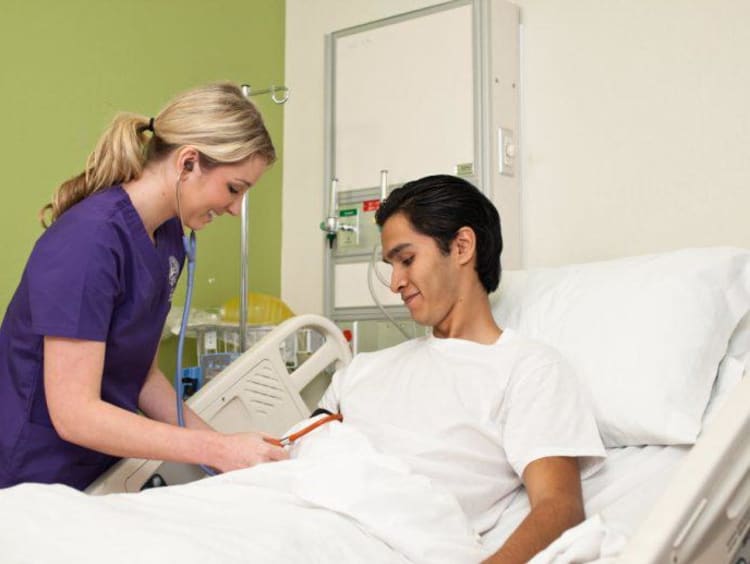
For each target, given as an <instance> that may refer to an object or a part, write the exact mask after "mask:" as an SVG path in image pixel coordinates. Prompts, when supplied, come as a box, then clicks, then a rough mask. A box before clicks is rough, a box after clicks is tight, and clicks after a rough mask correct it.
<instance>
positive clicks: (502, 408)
mask: <svg viewBox="0 0 750 564" xmlns="http://www.w3.org/2000/svg"><path fill="white" fill-rule="evenodd" d="M376 220H377V223H378V225H379V226H380V227H381V241H382V247H383V260H384V261H385V262H387V263H389V264H390V265H392V267H393V273H392V278H391V290H392V291H393V292H397V293H399V294H401V298H402V300H403V302H404V304H405V305H406V307H407V308H408V309H409V313H410V314H411V317H412V318H413V319H414V320H415V321H416V322H417V323H420V324H422V325H425V326H430V327H432V335H431V336H428V337H423V338H418V339H414V340H411V341H407V342H405V343H402V344H400V345H398V346H395V347H392V348H389V349H385V350H382V351H378V352H375V353H364V354H360V355H357V356H356V357H355V358H354V360H353V361H352V362H351V364H350V365H349V366H348V367H347V368H346V369H344V370H342V371H340V372H338V373H336V374H335V376H334V378H333V381H332V383H331V385H330V387H329V388H328V390H327V391H326V393H325V395H324V397H323V399H322V400H321V402H320V407H321V408H322V409H323V410H327V411H330V412H336V411H340V412H341V413H342V414H343V416H344V420H345V421H346V423H347V424H348V425H353V426H355V427H356V428H358V429H359V430H360V431H362V432H363V433H364V434H365V435H366V436H367V437H368V438H369V439H370V440H371V441H372V443H373V444H374V445H375V446H376V447H377V448H379V449H380V450H381V451H383V452H385V453H387V454H391V455H394V456H397V457H399V458H400V459H402V460H404V461H405V462H407V463H408V464H409V466H410V467H411V468H412V469H413V471H414V472H416V473H419V474H423V475H425V476H427V477H429V478H430V479H431V480H432V481H433V482H434V483H436V484H437V485H439V486H442V487H444V488H446V489H448V490H449V491H450V492H452V493H453V494H454V495H455V497H456V498H457V499H458V501H459V503H460V504H461V507H462V508H463V510H464V511H465V513H466V514H467V516H468V517H469V520H470V522H471V524H472V525H473V527H474V529H475V530H476V531H477V532H478V533H484V532H486V531H488V530H489V529H491V528H492V527H493V526H494V525H495V523H496V522H497V520H498V519H499V517H500V515H501V514H502V512H503V511H504V509H505V508H506V507H507V506H508V504H509V503H510V501H511V500H512V498H513V497H514V495H515V494H516V493H517V492H518V491H519V490H520V488H521V486H525V488H526V489H525V494H524V495H528V497H529V501H530V506H531V511H530V513H529V515H528V516H527V517H526V519H525V520H524V521H523V522H522V523H521V524H520V525H519V526H518V528H517V529H516V530H515V531H514V532H513V534H512V535H511V536H510V537H509V538H508V539H507V541H506V542H505V544H504V545H503V546H502V547H501V549H500V550H499V551H498V552H497V553H496V554H494V555H493V556H492V557H491V558H490V559H489V560H488V562H498V563H499V562H503V563H505V562H527V561H528V560H529V559H530V558H531V557H532V556H533V555H534V554H536V553H537V552H539V551H541V550H543V549H544V548H545V547H546V546H547V545H548V544H550V543H551V542H552V541H553V540H554V539H555V538H557V537H558V536H559V535H560V534H561V533H562V532H563V531H565V530H566V529H568V528H570V527H572V526H574V525H576V524H578V523H579V522H581V521H582V520H583V519H584V509H583V501H582V497H581V481H580V480H581V473H582V472H587V471H588V472H590V471H592V470H593V469H594V467H595V466H598V464H599V463H600V462H601V460H602V458H603V456H604V448H603V446H602V443H601V441H600V438H599V433H598V431H597V427H596V423H595V421H594V418H593V415H592V413H591V411H590V409H589V407H588V405H587V403H586V402H585V399H584V397H583V394H582V392H581V391H580V390H578V389H577V387H576V382H575V380H574V379H573V378H572V376H571V375H570V374H569V373H568V369H567V367H566V365H565V363H564V362H563V361H562V359H561V358H560V356H559V355H558V354H557V353H556V352H555V351H554V350H552V349H550V348H549V347H547V346H544V345H542V344H539V343H536V342H533V341H530V340H528V339H526V338H524V337H523V336H521V335H519V334H517V333H515V332H513V331H512V330H510V329H507V328H506V329H502V328H500V327H499V326H498V325H497V324H496V323H495V321H494V319H493V317H492V313H491V310H490V303H489V298H488V294H489V293H490V292H492V291H494V290H495V289H496V288H497V286H498V283H499V280H500V253H501V251H502V237H501V233H500V218H499V216H498V213H497V210H496V209H495V207H494V206H493V204H492V203H491V202H490V201H489V200H488V199H487V198H486V197H485V196H484V195H483V194H482V193H481V192H480V191H479V190H477V189H476V188H475V187H474V186H472V185H471V184H469V183H468V182H466V181H464V180H462V179H460V178H456V177H452V176H430V177H427V178H422V179H420V180H416V181H413V182H409V183H407V184H405V185H404V186H403V187H402V188H399V189H396V190H394V191H393V192H392V193H391V195H390V196H389V197H388V198H387V200H385V201H384V202H383V203H382V204H381V207H380V209H379V210H378V212H377V214H376Z"/></svg>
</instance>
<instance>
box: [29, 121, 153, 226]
mask: <svg viewBox="0 0 750 564" xmlns="http://www.w3.org/2000/svg"><path fill="white" fill-rule="evenodd" d="M148 128H149V119H148V118H146V117H143V116H140V115H138V114H128V113H122V114H118V115H117V116H116V117H115V119H114V120H113V121H112V123H111V124H110V126H109V127H108V128H107V130H106V131H105V132H104V133H103V134H102V136H101V137H100V138H99V142H98V143H97V144H96V148H95V149H94V151H93V152H92V153H91V154H90V155H89V156H88V159H87V160H86V168H85V169H84V171H83V172H81V173H80V174H78V175H76V176H74V177H73V178H71V179H69V180H66V181H65V182H63V183H62V184H61V185H60V186H59V187H58V188H57V190H56V191H55V194H54V196H53V197H52V202H50V203H49V204H47V205H46V206H44V207H43V208H42V209H41V210H39V220H40V221H41V223H42V225H43V226H44V227H47V226H48V225H50V224H52V223H53V222H54V221H55V220H56V219H57V218H59V217H60V216H61V215H62V214H63V213H64V212H65V211H66V210H68V209H69V208H70V207H71V206H73V205H74V204H77V203H78V202H80V201H81V200H83V199H84V198H86V197H88V196H90V195H91V194H93V193H94V192H96V191H97V190H100V189H102V188H107V187H108V186H113V185H115V184H121V183H123V182H129V181H131V180H133V179H135V178H138V177H139V176H140V175H141V173H142V172H143V167H144V165H145V162H146V151H145V147H146V145H147V141H148V138H147V137H146V134H145V132H146V131H147V130H148ZM48 217H49V223H47V218H48Z"/></svg>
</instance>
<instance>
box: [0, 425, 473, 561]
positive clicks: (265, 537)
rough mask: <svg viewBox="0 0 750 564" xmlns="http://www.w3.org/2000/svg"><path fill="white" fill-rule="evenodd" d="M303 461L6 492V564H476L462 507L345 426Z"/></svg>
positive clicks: (2, 518) (321, 437)
mask: <svg viewBox="0 0 750 564" xmlns="http://www.w3.org/2000/svg"><path fill="white" fill-rule="evenodd" d="M294 455H295V456H297V457H298V458H295V459H293V460H289V461H284V462H279V463H275V464H266V465H261V466H258V467H255V468H250V469H247V470H241V471H237V472H231V473H227V474H224V475H222V476H217V477H215V478H210V479H206V480H201V481H198V482H194V483H192V484H187V485H184V486H174V487H169V488H158V489H152V490H148V491H145V492H142V493H139V494H111V495H107V496H101V497H92V496H87V495H85V494H83V493H81V492H78V491H77V490H74V489H72V488H68V487H66V486H60V485H57V486H45V485H33V484H25V485H20V486H16V487H13V488H8V489H6V490H0V547H1V548H0V551H1V554H2V561H3V562H7V563H15V562H79V563H82V562H103V561H106V562H112V563H116V562H128V563H130V562H165V561H166V562H202V563H203V562H222V563H231V562H378V563H390V562H393V563H397V564H403V563H404V562H446V563H461V562H467V563H468V562H478V561H479V560H480V559H481V545H480V543H479V538H478V536H476V535H475V534H474V533H473V531H472V530H471V528H470V526H469V524H468V520H467V518H466V517H465V515H464V513H463V512H462V511H461V509H460V506H459V504H458V502H457V501H456V499H455V498H454V497H453V496H452V495H451V494H449V493H448V492H447V491H445V490H442V489H439V488H437V487H435V486H434V485H433V484H432V483H431V482H430V480H429V479H427V478H425V477H423V476H419V475H416V474H412V473H411V472H410V471H409V469H408V468H407V467H406V466H405V465H403V464H402V463H401V462H399V461H398V460H396V459H395V458H391V457H388V456H384V455H382V454H379V453H377V452H375V451H374V449H373V448H372V447H371V446H370V445H369V443H368V442H367V440H366V439H365V437H364V436H362V435H361V434H360V433H359V432H357V431H356V430H354V429H352V428H351V427H348V426H346V425H342V424H339V423H331V424H328V425H326V426H324V427H321V428H320V429H318V430H317V431H315V432H314V433H313V434H311V435H309V436H308V437H307V438H305V439H304V440H303V441H302V443H301V444H300V446H299V447H296V448H295V452H294Z"/></svg>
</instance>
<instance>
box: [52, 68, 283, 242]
mask: <svg viewBox="0 0 750 564" xmlns="http://www.w3.org/2000/svg"><path fill="white" fill-rule="evenodd" d="M148 131H150V132H151V134H152V135H151V136H148V135H147V132H148ZM185 145H191V146H193V147H195V148H196V149H197V150H198V152H199V153H200V158H201V163H203V164H204V165H206V166H207V167H210V166H218V165H220V164H230V163H238V162H241V161H243V160H244V159H247V158H249V157H251V156H258V157H260V158H262V159H264V160H265V161H266V164H268V165H270V164H271V163H273V162H274V161H275V160H276V150H275V149H274V146H273V143H272V141H271V137H270V135H269V134H268V130H267V129H266V126H265V124H264V123H263V116H261V115H260V112H259V111H258V109H257V108H256V107H255V105H254V104H253V103H252V102H251V101H250V100H248V99H247V98H246V97H245V95H244V94H243V93H242V90H240V88H239V87H238V86H237V85H236V84H232V83H229V82H221V83H217V84H209V85H207V86H202V87H199V88H195V89H193V90H189V91H187V92H183V93H182V94H180V95H178V96H177V97H176V98H174V99H173V100H172V101H171V102H170V103H169V104H168V105H167V106H166V107H165V108H164V109H163V110H162V111H161V112H159V114H158V115H157V116H156V118H151V119H149V118H146V117H143V116H141V115H138V114H128V113H123V114H119V115H117V116H116V117H115V119H114V120H113V121H112V123H111V125H110V126H109V128H107V130H106V131H105V132H104V134H103V135H102V137H101V139H99V142H98V143H97V144H96V149H94V152H93V153H91V154H90V155H89V158H88V159H87V161H86V168H85V169H84V171H83V172H82V173H80V174H79V175H77V176H74V177H73V178H71V179H70V180H68V181H66V182H63V184H62V185H60V187H59V188H58V189H57V190H56V191H55V195H54V196H53V198H52V202H51V203H50V204H47V205H46V206H44V207H43V208H42V209H41V210H40V212H39V218H40V220H41V222H42V225H43V226H44V227H47V225H48V224H47V222H46V218H47V216H49V219H50V223H52V222H54V221H55V220H57V219H58V218H59V217H60V216H61V215H62V214H63V213H65V211H66V210H68V209H70V207H71V206H73V205H75V204H77V203H78V202H80V201H81V200H83V199H84V198H87V197H88V196H90V195H91V194H93V193H94V192H96V191H97V190H101V189H102V188H107V187H109V186H113V185H115V184H122V183H125V182H130V181H131V180H135V179H137V178H139V177H140V176H141V174H142V173H143V169H144V167H145V166H146V163H149V162H157V161H160V160H162V159H164V158H166V157H167V156H168V155H169V154H170V153H171V152H172V151H174V150H175V149H177V148H179V147H182V146H185Z"/></svg>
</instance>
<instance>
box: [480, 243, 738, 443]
mask: <svg viewBox="0 0 750 564" xmlns="http://www.w3.org/2000/svg"><path fill="white" fill-rule="evenodd" d="M491 301H492V304H493V313H494V315H495V318H496V319H497V320H498V323H499V324H500V326H501V327H511V328H514V329H516V330H517V331H519V332H520V333H522V334H525V335H527V336H528V337H531V338H535V339H538V340H540V341H543V342H546V343H548V344H550V345H552V346H554V347H555V348H557V349H558V350H559V351H560V352H561V353H562V354H563V355H564V356H565V357H566V358H567V360H568V362H569V363H570V364H571V365H572V367H573V369H574V372H575V374H576V376H577V377H578V379H579V380H580V382H581V383H582V385H583V387H584V388H585V389H586V390H587V391H588V393H589V397H590V399H591V401H592V404H593V407H594V412H595V415H596V418H597V423H598V424H599V430H600V432H601V434H602V438H603V440H604V443H605V445H606V446H608V447H616V446H628V445H642V444H654V445H659V444H662V445H669V444H692V443H694V442H695V440H696V438H697V436H698V434H699V432H700V429H701V418H702V416H703V413H704V411H705V409H706V404H707V403H708V399H709V395H710V394H711V389H712V386H713V382H714V379H715V377H716V373H717V369H718V366H719V362H720V361H721V359H722V357H724V355H725V353H726V352H727V346H728V341H729V338H730V336H731V335H732V332H733V331H734V329H735V327H736V326H737V324H738V322H739V321H740V319H742V317H743V316H744V315H745V314H746V313H747V312H748V311H750V251H748V250H744V249H735V248H706V249H686V250H682V251H675V252H670V253H664V254H659V255H648V256H641V257H632V258H626V259H618V260H612V261H606V262H598V263H589V264H580V265H572V266H565V267H560V268H548V269H538V270H529V271H517V272H505V273H503V281H502V285H501V287H500V289H499V290H498V292H497V293H496V294H494V295H493V296H492V297H491Z"/></svg>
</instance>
